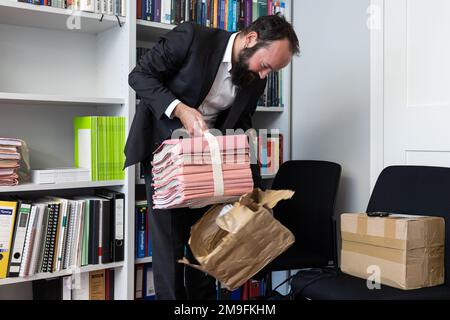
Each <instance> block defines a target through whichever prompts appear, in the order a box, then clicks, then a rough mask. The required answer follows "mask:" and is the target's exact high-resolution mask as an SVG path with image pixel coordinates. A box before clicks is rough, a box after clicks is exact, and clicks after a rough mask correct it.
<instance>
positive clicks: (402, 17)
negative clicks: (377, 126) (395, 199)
mask: <svg viewBox="0 0 450 320" xmlns="http://www.w3.org/2000/svg"><path fill="white" fill-rule="evenodd" d="M384 5H385V6H384V76H383V83H384V87H383V89H384V90H383V91H384V101H383V104H384V110H383V117H382V119H383V123H382V124H381V125H383V129H382V130H381V131H382V132H383V138H382V140H381V141H383V148H382V150H383V155H379V156H380V157H382V158H383V167H386V166H389V165H398V164H400V165H404V164H406V165H431V166H446V167H450V1H449V0H385V1H384ZM372 159H373V158H372Z"/></svg>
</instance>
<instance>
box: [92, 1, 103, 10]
mask: <svg viewBox="0 0 450 320" xmlns="http://www.w3.org/2000/svg"><path fill="white" fill-rule="evenodd" d="M94 12H95V13H102V7H101V1H100V0H95V2H94Z"/></svg>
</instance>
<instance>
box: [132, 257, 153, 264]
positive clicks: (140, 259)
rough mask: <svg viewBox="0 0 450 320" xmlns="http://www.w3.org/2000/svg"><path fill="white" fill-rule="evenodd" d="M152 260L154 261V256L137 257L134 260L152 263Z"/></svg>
mask: <svg viewBox="0 0 450 320" xmlns="http://www.w3.org/2000/svg"><path fill="white" fill-rule="evenodd" d="M150 262H152V257H145V258H136V260H135V261H134V263H135V264H141V263H150Z"/></svg>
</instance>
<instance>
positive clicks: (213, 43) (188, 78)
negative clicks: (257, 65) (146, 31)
mask: <svg viewBox="0 0 450 320" xmlns="http://www.w3.org/2000/svg"><path fill="white" fill-rule="evenodd" d="M230 36H231V33H229V32H227V31H223V30H219V29H211V28H206V27H202V26H200V25H197V24H195V23H191V22H186V23H183V24H180V25H179V26H177V27H175V28H174V29H173V30H172V31H170V32H168V33H167V34H166V35H165V36H163V37H161V39H160V40H159V41H158V43H157V44H156V45H155V46H154V47H153V48H152V49H151V50H150V51H149V52H148V53H147V54H146V55H145V56H144V57H143V58H142V59H141V60H140V62H139V63H138V64H137V66H136V67H135V68H134V69H133V71H132V72H131V73H130V75H129V79H128V82H129V84H130V86H131V87H132V88H133V89H134V90H135V91H136V93H137V94H138V95H139V96H140V97H141V102H140V103H139V105H138V106H137V108H136V113H135V116H134V119H133V123H132V125H131V128H130V132H129V134H128V138H127V142H126V145H125V155H126V161H125V167H128V166H130V165H132V164H135V163H138V162H141V161H146V160H148V159H149V158H150V156H151V155H152V152H153V151H154V150H155V149H156V147H157V146H158V145H159V144H160V143H161V142H162V141H164V140H166V139H168V138H170V136H171V134H172V131H174V130H176V129H178V128H181V127H182V124H181V122H180V121H179V119H170V118H168V117H167V116H166V115H165V113H164V112H165V111H166V109H167V107H168V106H169V104H170V103H171V102H172V101H173V100H175V99H179V100H180V101H182V102H183V103H185V104H186V105H188V106H191V107H193V108H198V107H199V106H200V104H201V103H202V102H203V100H204V99H205V97H206V95H207V94H208V92H209V90H210V88H211V86H212V84H213V82H214V79H215V77H216V74H217V71H218V69H219V66H220V64H221V62H222V59H223V55H224V53H225V49H226V47H227V44H228V40H229V38H230ZM265 84H266V80H265V79H263V80H261V79H255V80H253V81H252V82H251V83H249V84H247V85H245V86H242V87H239V88H238V91H237V94H236V98H235V100H234V103H233V105H232V106H231V107H230V108H228V109H227V110H225V111H223V112H221V113H220V114H219V116H218V118H217V120H216V122H215V125H214V127H215V128H217V129H220V130H221V131H222V132H223V133H225V130H226V129H238V128H242V129H243V130H244V131H246V130H248V129H250V128H252V121H251V116H252V115H253V113H254V112H255V109H256V104H257V101H258V98H259V97H260V96H261V94H262V93H263V91H264V87H265ZM252 171H253V172H254V175H255V174H256V171H257V170H256V166H252ZM257 178H258V179H259V174H258V177H257ZM255 184H259V183H257V182H256V181H255Z"/></svg>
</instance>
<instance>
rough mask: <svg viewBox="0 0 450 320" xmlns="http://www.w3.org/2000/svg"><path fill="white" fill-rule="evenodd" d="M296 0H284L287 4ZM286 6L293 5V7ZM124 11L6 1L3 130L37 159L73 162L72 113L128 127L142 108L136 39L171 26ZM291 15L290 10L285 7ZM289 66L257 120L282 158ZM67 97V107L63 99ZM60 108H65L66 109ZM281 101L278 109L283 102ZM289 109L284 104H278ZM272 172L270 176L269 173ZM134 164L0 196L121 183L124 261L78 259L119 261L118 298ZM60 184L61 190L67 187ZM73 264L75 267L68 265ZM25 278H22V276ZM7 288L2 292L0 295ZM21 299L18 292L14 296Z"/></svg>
mask: <svg viewBox="0 0 450 320" xmlns="http://www.w3.org/2000/svg"><path fill="white" fill-rule="evenodd" d="M290 3H291V1H287V2H286V5H287V8H288V9H289V7H290ZM288 9H287V10H288ZM126 12H127V17H126V18H123V17H120V18H119V20H120V23H121V25H122V26H119V23H118V20H117V17H115V16H107V15H105V16H103V18H102V21H100V18H101V15H99V14H94V13H88V12H81V13H76V14H75V15H74V14H73V12H71V11H70V10H64V9H58V8H52V7H44V6H36V5H31V4H28V3H20V2H16V1H12V0H0V52H1V54H0V70H1V72H0V110H1V112H2V116H1V117H0V136H2V137H3V136H4V137H18V138H21V139H23V140H25V141H26V142H27V144H28V147H29V149H30V157H31V166H32V169H34V168H57V167H73V166H74V163H73V162H74V160H73V149H74V146H73V143H74V137H73V118H74V117H76V116H86V115H98V116H102V115H109V116H124V117H125V118H126V132H128V130H129V128H130V126H131V122H132V119H133V115H134V113H135V110H136V99H135V93H134V91H133V90H132V89H131V88H130V87H129V85H128V81H127V79H128V75H129V73H130V71H131V70H132V69H133V68H134V66H135V63H136V43H137V42H146V43H153V42H155V41H156V40H157V39H158V37H160V36H161V35H163V34H165V33H166V32H168V31H170V30H171V29H173V28H174V27H175V26H174V25H168V24H162V23H155V22H150V21H143V20H138V21H137V20H136V1H127V7H126ZM286 16H287V17H289V16H290V12H289V11H287V12H286ZM74 17H75V18H77V19H79V23H80V27H81V28H80V29H70V28H68V26H67V22H68V19H73V18H74ZM290 77H291V76H290V67H287V68H285V69H284V70H283V79H284V84H285V85H284V86H283V100H284V107H283V108H278V107H275V108H272V107H264V108H258V109H257V111H258V112H256V114H255V116H254V124H255V127H256V128H279V129H280V132H282V133H283V134H284V141H285V146H284V150H285V154H284V159H289V158H290V153H289V147H288V146H289V143H290V136H289V133H290V121H289V117H290V108H291V105H290V94H291V93H290ZM59 106H61V108H59ZM62 107H63V108H62ZM276 109H278V110H276ZM280 109H282V110H280ZM264 178H265V179H271V178H273V175H272V176H268V175H267V176H264ZM135 180H136V179H135V168H134V166H132V167H129V168H128V169H127V170H126V174H125V180H123V181H92V182H78V183H64V184H51V185H50V184H49V185H36V184H21V185H19V186H15V187H0V196H6V195H17V196H20V195H22V192H33V194H37V195H42V196H45V195H52V192H53V191H54V192H57V191H59V190H64V192H73V194H74V195H77V194H83V193H84V192H85V191H94V189H95V188H100V187H108V188H113V189H114V190H117V191H120V192H123V193H124V194H125V197H126V203H125V220H124V223H125V232H124V237H125V244H124V248H125V252H124V260H123V261H122V262H117V263H111V264H107V265H94V266H87V267H83V268H81V271H82V272H89V271H94V270H99V269H104V268H114V269H115V272H114V279H115V284H114V285H115V288H114V292H115V299H120V300H122V299H123V300H124V299H127V300H132V299H134V268H135V264H136V263H148V262H151V261H152V259H151V257H147V258H143V259H135V253H134V251H135V250H134V245H135V244H134V241H135V233H134V231H135V230H134V225H135V224H134V222H135V221H134V220H135V187H136V184H135V182H136V181H135ZM60 192H62V191H60ZM68 272H69V273H68ZM70 272H72V271H69V270H65V271H60V272H55V273H45V274H38V275H34V276H31V277H27V278H7V279H0V296H8V297H10V294H11V291H6V294H5V292H2V290H10V289H8V287H9V288H10V287H11V285H12V286H15V285H16V284H17V288H20V290H19V289H18V290H13V291H14V292H15V293H16V291H22V290H26V291H27V293H28V294H23V296H26V297H30V296H31V294H30V292H31V290H32V288H31V284H32V281H33V280H38V279H47V278H54V277H60V276H65V275H68V274H70ZM19 284H20V285H19ZM2 293H3V294H2ZM13 298H16V299H20V298H21V297H20V296H18V297H13Z"/></svg>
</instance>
